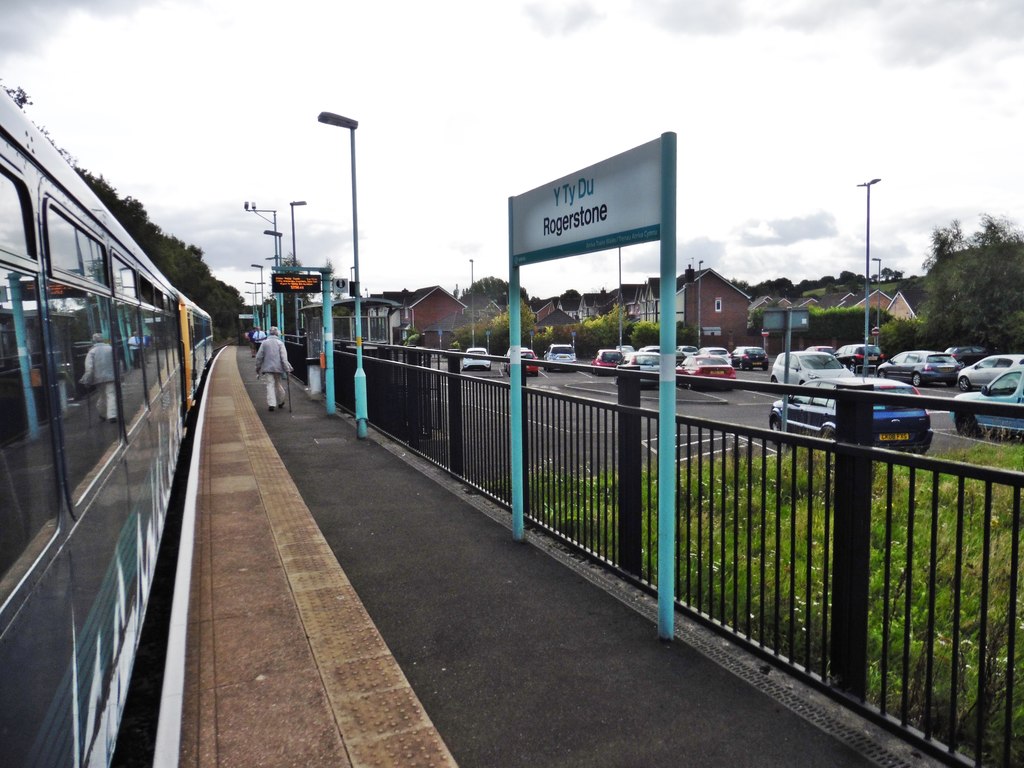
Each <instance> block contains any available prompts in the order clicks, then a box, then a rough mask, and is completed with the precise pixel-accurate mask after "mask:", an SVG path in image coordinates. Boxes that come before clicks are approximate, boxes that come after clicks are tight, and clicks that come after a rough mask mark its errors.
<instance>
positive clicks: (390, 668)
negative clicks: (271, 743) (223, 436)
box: [218, 357, 456, 768]
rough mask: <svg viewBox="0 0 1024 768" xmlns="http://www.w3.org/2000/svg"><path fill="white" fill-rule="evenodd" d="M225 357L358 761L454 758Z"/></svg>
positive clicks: (238, 415)
mask: <svg viewBox="0 0 1024 768" xmlns="http://www.w3.org/2000/svg"><path fill="white" fill-rule="evenodd" d="M224 362H228V363H229V365H227V366H225V368H226V369H227V370H226V373H228V374H229V375H230V376H231V377H233V381H232V391H233V400H234V402H233V406H234V407H233V410H234V418H235V419H236V421H237V423H239V424H240V425H241V432H240V437H241V441H242V442H243V443H244V444H245V446H246V450H247V453H248V457H249V461H250V462H251V464H252V468H253V473H254V475H255V478H256V484H257V486H258V488H259V493H260V496H261V498H262V500H263V506H264V507H265V509H266V514H267V518H268V520H269V522H270V527H271V530H272V532H273V535H274V538H275V541H276V545H277V550H278V553H279V556H280V558H281V563H282V565H283V567H284V571H285V574H286V578H287V580H288V583H289V586H290V589H291V592H292V596H293V598H294V601H295V606H296V608H297V610H298V613H299V616H300V619H301V621H302V624H303V627H304V629H305V633H306V636H307V638H308V641H309V647H310V649H311V651H312V654H313V657H314V659H315V661H316V666H317V668H318V670H319V674H320V678H321V680H322V682H323V686H324V691H325V693H326V696H327V699H328V701H329V703H330V706H331V709H332V710H333V712H334V717H335V721H336V722H337V724H338V728H339V731H340V733H341V738H342V740H343V741H344V743H345V747H346V750H347V751H348V753H349V757H350V759H351V761H352V765H353V766H356V768H359V767H360V766H398V765H401V766H403V767H404V766H409V767H410V768H415V767H416V766H455V765H456V763H455V760H454V758H453V757H452V755H451V753H450V752H449V750H448V748H447V746H446V745H445V743H444V741H443V740H442V739H441V736H440V734H438V732H437V730H436V729H435V728H434V726H433V724H432V723H431V721H430V718H429V717H428V716H427V714H426V712H425V711H424V709H423V706H422V704H421V703H420V701H419V699H418V698H417V697H416V694H415V692H414V691H413V690H412V687H411V686H410V685H409V682H408V680H407V679H406V677H405V675H404V674H403V672H402V670H401V668H400V667H399V666H398V664H397V662H396V661H395V660H394V658H393V657H392V655H391V652H390V651H389V650H388V647H387V645H386V643H385V642H384V640H383V638H382V637H381V636H380V633H379V632H378V631H377V628H376V627H375V626H374V624H373V622H372V620H371V619H370V617H369V615H368V614H367V612H366V609H365V607H364V606H363V604H362V602H361V601H360V600H359V597H358V595H356V593H355V590H354V589H353V588H352V585H351V584H350V583H349V581H348V578H347V577H346V576H345V574H344V572H343V571H342V569H341V566H340V565H339V564H338V562H337V559H336V558H335V557H334V554H333V552H331V549H330V547H329V546H328V544H327V542H326V540H324V538H323V534H321V532H320V529H319V528H318V527H317V525H316V523H315V522H314V520H313V517H312V515H311V514H310V512H309V509H308V508H307V507H306V505H305V503H304V502H303V501H302V497H301V495H300V494H299V492H298V489H297V488H296V487H295V485H294V483H292V481H291V479H290V477H289V476H288V473H287V470H286V469H285V467H284V465H283V463H282V462H281V459H280V457H279V456H278V454H277V452H276V451H275V450H274V447H273V444H272V443H271V441H270V438H269V437H268V436H267V433H266V431H265V429H264V428H263V425H262V423H261V422H260V420H259V417H258V415H257V414H256V410H255V408H254V407H253V405H252V402H251V400H250V399H249V396H248V395H247V393H246V392H245V388H244V385H243V383H242V380H241V376H240V374H239V372H238V366H237V361H235V360H234V358H233V357H231V358H230V359H229V360H225V361H224ZM218 404H220V403H218Z"/></svg>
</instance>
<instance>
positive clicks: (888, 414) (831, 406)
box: [768, 376, 932, 453]
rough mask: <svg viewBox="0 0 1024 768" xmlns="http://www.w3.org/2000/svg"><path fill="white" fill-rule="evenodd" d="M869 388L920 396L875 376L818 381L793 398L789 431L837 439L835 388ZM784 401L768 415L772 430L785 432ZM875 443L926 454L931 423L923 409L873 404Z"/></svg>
mask: <svg viewBox="0 0 1024 768" xmlns="http://www.w3.org/2000/svg"><path fill="white" fill-rule="evenodd" d="M857 384H860V385H870V386H871V387H872V388H873V389H874V390H875V391H876V392H885V393H886V394H896V395H919V394H921V393H920V392H918V390H917V389H916V388H915V387H912V386H910V385H909V384H901V383H899V382H895V381H890V380H888V379H881V378H876V377H872V376H865V377H856V378H835V379H815V380H813V381H809V382H807V383H806V384H805V385H804V388H805V389H806V390H807V392H806V393H803V392H801V393H800V394H798V395H790V396H789V398H788V403H787V408H786V431H787V432H798V433H802V434H806V435H813V436H814V437H821V438H824V439H826V440H834V439H835V436H836V401H835V399H834V397H833V396H832V390H835V388H836V386H837V385H839V386H850V385H857ZM782 404H783V401H782V400H776V401H775V403H774V404H773V405H772V410H771V413H770V414H769V415H768V426H769V427H770V428H771V429H776V430H781V429H782ZM873 433H874V444H875V445H876V446H878V447H880V448H892V449H895V450H901V451H913V452H914V453H924V452H925V451H927V450H928V448H929V447H930V446H931V444H932V422H931V417H930V416H929V415H928V411H926V410H925V409H924V408H919V407H916V406H907V405H888V404H882V403H875V405H874V429H873Z"/></svg>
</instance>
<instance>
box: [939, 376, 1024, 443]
mask: <svg viewBox="0 0 1024 768" xmlns="http://www.w3.org/2000/svg"><path fill="white" fill-rule="evenodd" d="M965 400H974V401H978V402H985V403H1021V402H1024V371H1022V370H1021V369H1020V368H1014V369H1012V370H1009V371H1007V372H1006V373H1004V374H1003V375H1002V376H999V377H997V378H995V379H993V380H992V383H991V384H986V385H985V386H983V387H982V388H981V391H980V392H966V393H964V394H962V395H957V396H956V397H954V398H953V406H952V407H951V408H950V410H949V415H950V416H951V417H952V418H953V423H954V424H955V425H956V431H957V432H959V433H960V434H961V435H965V436H967V437H979V436H981V435H982V434H984V433H997V434H999V433H1002V434H1008V435H1021V434H1024V408H1022V409H1021V417H1020V418H1015V417H1013V416H992V415H989V414H983V413H979V414H974V413H962V412H961V413H957V411H956V403H957V402H963V401H965Z"/></svg>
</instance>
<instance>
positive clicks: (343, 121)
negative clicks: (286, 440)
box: [317, 112, 367, 440]
mask: <svg viewBox="0 0 1024 768" xmlns="http://www.w3.org/2000/svg"><path fill="white" fill-rule="evenodd" d="M317 119H318V120H319V121H320V122H321V123H324V124H326V125H334V126H337V127H338V128H348V130H349V135H350V139H351V143H350V148H351V149H350V153H351V156H352V271H353V273H354V274H355V280H354V281H353V283H354V285H353V287H352V290H351V291H350V293H351V294H352V297H353V299H354V300H355V307H354V309H355V314H356V375H355V399H356V437H358V438H359V439H360V440H362V439H364V438H365V437H366V421H367V413H366V372H365V371H364V370H363V327H362V321H361V320H360V317H359V315H360V313H361V312H362V305H361V303H360V300H359V294H360V288H359V225H358V218H357V213H356V211H357V208H356V128H358V127H359V123H358V122H357V121H356V120H352V119H351V118H348V117H342V116H341V115H336V114H334V113H333V112H321V113H320V116H319V117H318V118H317ZM327 300H328V299H327V297H325V298H324V301H327ZM327 354H330V355H333V354H334V350H332V349H329V350H327Z"/></svg>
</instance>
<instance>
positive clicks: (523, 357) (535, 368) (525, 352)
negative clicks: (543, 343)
mask: <svg viewBox="0 0 1024 768" xmlns="http://www.w3.org/2000/svg"><path fill="white" fill-rule="evenodd" d="M511 356H512V350H511V349H510V350H508V351H507V352H506V353H505V357H511ZM519 359H520V361H521V362H520V365H522V366H523V368H524V369H525V370H526V375H527V376H540V366H539V365H537V364H535V363H534V364H531V363H528V362H527V361H528V360H536V359H537V355H536V354H534V352H533V350H532V349H521V350H519ZM501 372H502V373H504V374H505V375H506V376H511V375H512V363H510V362H507V361H506V362H504V363H502V364H501Z"/></svg>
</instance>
